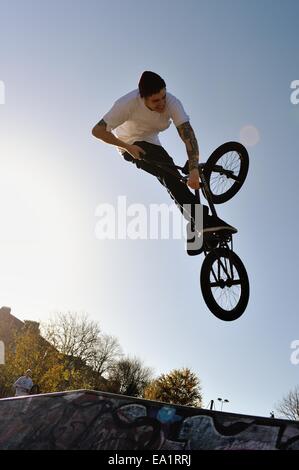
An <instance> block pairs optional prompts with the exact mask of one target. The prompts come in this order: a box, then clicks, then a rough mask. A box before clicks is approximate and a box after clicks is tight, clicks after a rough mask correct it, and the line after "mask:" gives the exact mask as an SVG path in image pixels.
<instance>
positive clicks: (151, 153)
mask: <svg viewBox="0 0 299 470" xmlns="http://www.w3.org/2000/svg"><path fill="white" fill-rule="evenodd" d="M134 145H138V146H139V147H141V148H142V149H143V150H145V151H146V155H144V157H145V158H147V159H149V160H151V159H152V160H156V161H159V162H162V163H169V164H171V165H173V166H174V161H173V159H172V158H171V157H170V155H168V153H167V152H166V150H165V149H164V148H163V147H161V146H160V145H154V144H150V143H149V142H145V141H140V142H139V141H138V142H134ZM123 157H124V159H125V160H126V161H128V162H132V163H133V164H134V165H136V166H137V168H140V169H142V170H144V171H146V172H147V173H150V174H152V175H154V176H156V178H157V179H158V181H159V182H160V183H161V184H162V185H163V186H164V187H165V188H166V189H167V191H168V193H169V194H170V196H171V198H172V199H173V200H174V201H175V203H176V204H177V206H178V207H179V209H180V211H181V213H182V214H183V216H184V217H185V219H187V220H188V221H194V215H195V214H196V222H197V223H196V225H197V226H198V224H201V223H202V220H198V217H200V214H201V210H198V209H200V208H201V206H200V204H199V203H198V199H197V198H196V196H195V194H194V193H193V192H191V191H190V189H189V188H188V186H187V185H186V184H184V183H182V182H181V181H180V180H179V179H178V178H176V176H174V175H171V174H169V173H167V171H163V169H162V168H159V167H155V166H152V165H150V164H149V163H147V162H144V161H142V160H136V159H134V158H133V157H132V156H131V155H130V154H129V153H128V152H125V153H124V154H123ZM172 171H175V173H176V174H177V175H178V176H181V175H180V173H179V171H178V170H176V169H175V168H172ZM183 206H184V207H183ZM196 206H197V210H196ZM203 209H204V214H206V213H207V212H208V208H207V206H203Z"/></svg>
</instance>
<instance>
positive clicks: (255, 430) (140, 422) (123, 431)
mask: <svg viewBox="0 0 299 470" xmlns="http://www.w3.org/2000/svg"><path fill="white" fill-rule="evenodd" d="M0 449H26V450H29V449H101V450H102V449H107V450H126V449H129V450H144V449H157V450H158V449H163V450H172V449H173V450H195V449H230V450H231V449H242V450H247V449H258V450H260V449H283V450H285V449H297V450H299V423H298V422H296V421H287V420H278V419H273V418H261V417H256V416H245V415H237V414H231V413H221V412H217V411H210V410H205V409H198V408H191V407H185V406H175V405H168V404H165V403H160V402H154V401H149V400H140V399H136V398H131V397H127V396H123V395H114V394H110V393H102V392H94V391H88V390H79V391H74V392H64V393H49V394H44V395H33V396H28V397H20V398H7V399H2V400H0Z"/></svg>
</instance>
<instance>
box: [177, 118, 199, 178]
mask: <svg viewBox="0 0 299 470" xmlns="http://www.w3.org/2000/svg"><path fill="white" fill-rule="evenodd" d="M177 130H178V133H179V135H180V136H181V138H182V140H183V141H184V142H185V144H186V149H187V153H188V158H189V171H191V170H194V169H196V168H198V158H199V149H198V143H197V140H196V137H195V134H194V131H193V129H192V127H191V125H190V123H189V122H184V123H183V124H181V125H180V126H178V127H177Z"/></svg>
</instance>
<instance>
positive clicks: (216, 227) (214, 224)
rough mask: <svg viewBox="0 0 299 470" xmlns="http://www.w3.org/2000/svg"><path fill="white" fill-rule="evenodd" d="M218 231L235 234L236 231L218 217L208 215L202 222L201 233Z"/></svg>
mask: <svg viewBox="0 0 299 470" xmlns="http://www.w3.org/2000/svg"><path fill="white" fill-rule="evenodd" d="M220 230H223V231H226V232H230V233H237V231H238V230H237V229H236V228H235V227H233V226H232V225H229V224H227V223H226V222H224V220H221V219H219V217H217V216H214V215H208V217H206V218H205V220H204V227H203V233H208V232H219V231H220Z"/></svg>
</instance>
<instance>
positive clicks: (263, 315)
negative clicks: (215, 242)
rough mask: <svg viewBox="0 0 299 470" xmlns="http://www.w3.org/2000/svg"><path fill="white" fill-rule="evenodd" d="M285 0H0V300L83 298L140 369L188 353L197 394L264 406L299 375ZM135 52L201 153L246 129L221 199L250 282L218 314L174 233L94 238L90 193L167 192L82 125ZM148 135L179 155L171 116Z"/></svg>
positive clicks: (131, 84)
mask: <svg viewBox="0 0 299 470" xmlns="http://www.w3.org/2000/svg"><path fill="white" fill-rule="evenodd" d="M298 31H299V3H298V2H297V1H295V0H294V1H292V0H288V1H285V2H282V1H276V0H271V1H270V0H262V1H260V0H259V1H257V0H253V1H250V2H248V1H246V0H239V1H237V0H218V1H216V0H212V1H211V0H209V1H199V0H197V1H192V0H186V1H185V2H181V1H176V0H163V1H162V2H161V1H157V0H152V1H151V2H148V1H144V0H138V1H135V0H126V1H120V0H117V1H114V2H107V1H102V0H97V1H94V0H85V1H83V0H80V1H79V0H52V1H51V2H50V1H45V0H42V1H40V0H27V1H26V2H24V1H22V0H20V1H16V0H10V1H4V0H2V1H1V19H0V80H2V81H3V82H4V84H5V104H1V105H0V162H1V168H0V214H1V231H0V260H1V270H0V303H1V305H8V306H10V307H11V308H12V313H13V314H14V315H16V316H17V317H19V318H21V319H36V320H43V319H46V318H48V316H49V314H50V313H51V312H53V311H58V310H63V311H68V310H72V311H74V310H75V311H84V312H87V313H89V315H90V316H91V318H93V319H95V320H98V321H99V322H100V325H101V326H102V328H103V330H104V331H105V332H107V333H110V334H113V335H115V336H117V337H118V338H119V341H120V343H121V345H122V346H123V349H124V352H125V353H126V354H130V355H136V356H138V357H140V358H141V359H142V360H144V362H145V364H146V365H148V366H151V367H153V368H154V369H155V373H156V374H160V373H162V372H168V371H170V370H171V369H173V368H178V367H183V366H187V367H190V368H191V369H192V370H193V371H195V372H196V373H197V374H198V375H199V377H200V378H201V382H202V388H203V394H204V404H205V405H207V404H208V402H209V401H210V400H211V399H216V398H217V397H222V398H227V399H229V400H230V403H229V404H228V405H225V410H226V411H232V412H241V413H249V414H257V415H264V416H269V413H270V411H271V410H272V409H273V407H274V406H275V403H277V402H278V401H279V400H280V399H281V398H282V396H283V395H284V394H286V393H287V392H288V391H289V390H290V389H291V388H293V387H294V386H295V385H297V384H298V383H299V375H298V374H299V365H298V366H295V365H292V364H291V362H290V355H291V352H292V351H291V349H290V344H291V342H292V341H293V340H295V339H299V321H298V314H299V312H298V305H297V299H298V298H297V290H298V285H297V284H298V273H297V271H298V270H297V263H298V250H297V238H298V236H297V234H298V229H299V225H298V219H297V213H298V211H297V201H298V186H299V184H298V173H299V171H298V170H299V165H298V151H299V132H298V126H299V105H294V104H292V103H291V102H290V94H291V89H290V83H291V82H292V81H293V80H298V79H299V67H298V65H299V55H298V47H297V44H298ZM143 70H153V71H156V72H157V73H159V74H160V75H161V76H163V78H164V79H165V81H166V83H167V88H168V90H169V91H170V92H172V93H173V94H175V95H176V96H178V98H180V100H181V101H182V102H183V104H184V107H185V109H186V111H187V112H188V114H189V115H190V118H191V123H192V126H193V128H194V130H195V132H196V135H197V138H198V141H199V145H200V150H201V154H202V158H203V160H205V159H206V158H207V157H208V156H209V154H210V152H211V151H212V150H213V149H214V148H216V147H217V146H218V145H220V144H221V143H223V142H225V141H228V140H240V138H241V137H240V132H241V130H242V129H243V128H244V126H247V125H251V126H254V127H255V128H256V129H257V132H258V135H259V141H258V143H257V144H256V145H253V146H250V147H249V146H248V150H249V153H250V172H249V175H248V179H247V181H246V184H245V185H244V187H243V188H242V191H241V192H240V193H239V194H238V195H237V196H236V197H235V198H234V199H233V200H232V201H230V202H228V203H227V204H226V205H224V206H219V215H220V217H222V218H224V219H225V220H227V221H229V222H231V223H232V224H233V225H236V226H237V227H238V229H239V233H238V234H237V236H236V237H235V245H234V248H235V251H236V252H237V253H238V255H239V256H240V257H241V258H242V260H243V261H244V263H245V265H246V267H247V269H248V273H249V276H250V282H251V298H250V303H249V306H248V308H247V310H246V312H245V314H244V316H243V317H241V318H240V319H239V320H238V321H236V322H233V323H229V324H226V323H224V322H221V321H220V320H217V319H216V318H215V317H214V316H213V315H212V314H211V313H210V312H209V310H208V309H207V307H206V306H205V304H204V302H203V300H202V297H201V292H200V289H199V272H200V267H201V263H202V257H194V258H189V257H187V255H186V254H185V251H184V240H170V241H167V240H147V241H146V240H137V241H132V240H119V241H101V240H98V239H97V238H96V237H95V226H96V222H97V218H96V216H95V211H96V208H97V206H98V205H99V204H101V203H110V204H116V201H117V197H118V196H120V195H126V197H127V200H128V203H129V204H130V203H136V202H139V203H144V204H146V205H148V204H150V203H151V202H155V203H163V202H164V203H169V202H170V201H169V196H168V195H167V193H166V192H165V190H163V188H162V187H161V186H160V185H159V184H158V183H157V182H156V181H155V180H154V178H151V177H150V176H149V175H144V174H141V173H139V172H137V171H134V168H133V167H132V168H131V166H130V165H128V164H126V163H125V162H123V161H122V160H121V158H120V157H119V155H118V154H117V152H116V150H115V148H113V147H109V146H106V145H104V144H102V143H101V142H99V141H97V140H96V139H94V138H93V137H92V136H91V128H92V126H93V125H94V124H95V123H96V122H97V121H98V120H99V119H100V118H101V117H102V116H103V114H104V113H105V112H106V111H108V110H109V108H110V107H111V105H112V103H113V102H114V101H115V100H116V99H117V98H118V97H120V96H121V95H123V94H125V93H127V92H129V91H131V90H132V89H134V88H136V87H137V82H138V79H139V76H140V74H141V73H142V71H143ZM161 139H162V143H163V145H164V146H165V147H166V149H167V150H168V152H169V153H171V154H172V155H173V157H174V159H175V160H176V161H177V162H178V163H184V162H185V160H186V153H185V150H184V145H183V144H182V142H181V141H180V139H179V137H178V135H177V132H176V130H175V128H174V127H173V126H172V128H170V129H169V130H168V131H166V132H165V133H163V134H162V137H161Z"/></svg>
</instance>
